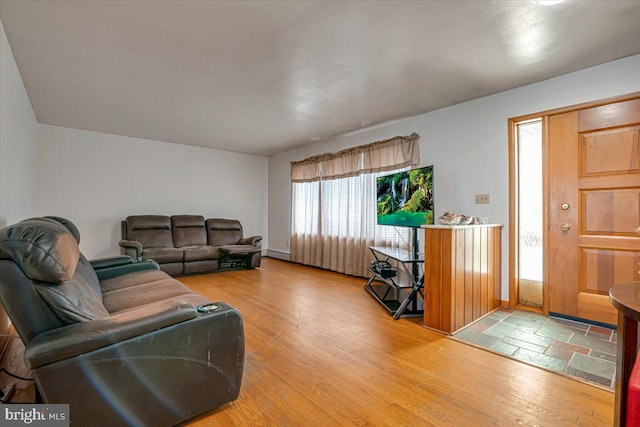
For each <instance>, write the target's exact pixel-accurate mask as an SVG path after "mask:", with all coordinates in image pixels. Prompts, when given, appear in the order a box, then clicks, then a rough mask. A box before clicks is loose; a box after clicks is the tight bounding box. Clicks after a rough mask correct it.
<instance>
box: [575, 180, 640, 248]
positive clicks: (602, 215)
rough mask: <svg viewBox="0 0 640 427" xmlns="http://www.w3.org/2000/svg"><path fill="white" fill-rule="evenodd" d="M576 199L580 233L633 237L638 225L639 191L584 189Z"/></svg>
mask: <svg viewBox="0 0 640 427" xmlns="http://www.w3.org/2000/svg"><path fill="white" fill-rule="evenodd" d="M580 196H581V199H582V210H581V212H582V221H580V223H581V225H582V233H581V234H604V235H616V236H634V237H635V236H636V234H635V230H636V228H638V226H640V188H629V189H627V188H624V189H609V190H584V191H581V192H580ZM587 213H588V214H589V215H587Z"/></svg>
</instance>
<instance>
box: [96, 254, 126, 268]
mask: <svg viewBox="0 0 640 427" xmlns="http://www.w3.org/2000/svg"><path fill="white" fill-rule="evenodd" d="M132 263H133V258H131V257H130V256H127V255H118V256H113V257H109V258H98V259H92V260H90V261H89V264H91V267H93V269H94V270H100V269H102V268H110V267H118V266H120V265H127V264H132Z"/></svg>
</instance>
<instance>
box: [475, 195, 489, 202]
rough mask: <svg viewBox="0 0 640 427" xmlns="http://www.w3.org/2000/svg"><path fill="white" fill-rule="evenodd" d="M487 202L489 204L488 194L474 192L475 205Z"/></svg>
mask: <svg viewBox="0 0 640 427" xmlns="http://www.w3.org/2000/svg"><path fill="white" fill-rule="evenodd" d="M488 204H489V195H488V194H476V205H488Z"/></svg>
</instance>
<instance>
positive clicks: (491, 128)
mask: <svg viewBox="0 0 640 427" xmlns="http://www.w3.org/2000/svg"><path fill="white" fill-rule="evenodd" d="M636 91H640V55H635V56H632V57H629V58H625V59H622V60H618V61H614V62H610V63H608V64H604V65H601V66H598V67H593V68H590V69H587V70H583V71H579V72H576V73H572V74H567V75H564V76H561V77H557V78H554V79H551V80H546V81H543V82H540V83H536V84H532V85H529V86H525V87H521V88H518V89H513V90H509V91H506V92H502V93H499V94H496V95H492V96H488V97H485V98H481V99H476V100H473V101H469V102H465V103H463V104H459V105H455V106H453V107H449V108H444V109H441V110H437V111H434V112H431V113H427V114H422V115H420V116H415V117H412V118H409V119H405V120H401V121H397V122H394V123H389V124H386V125H383V126H377V127H374V128H370V129H364V130H362V131H359V132H354V133H351V134H348V135H345V136H342V137H338V138H335V139H333V140H330V141H327V142H324V143H321V144H317V145H315V146H313V147H310V148H305V149H299V150H294V151H290V152H287V153H284V154H281V155H277V156H273V157H270V158H269V249H271V250H275V251H282V252H288V251H289V249H288V246H287V241H288V240H289V234H290V216H291V197H290V194H291V185H290V166H289V162H290V161H293V160H301V159H303V158H306V157H308V156H310V155H314V154H320V153H326V152H335V151H338V150H341V149H344V148H347V147H352V146H356V145H359V144H365V143H370V142H374V141H378V140H381V139H386V138H390V137H392V136H396V135H408V134H411V133H412V132H417V133H419V134H420V137H421V138H420V149H421V163H422V165H423V166H424V165H429V164H433V165H434V175H435V176H434V199H435V209H436V214H438V215H439V214H441V213H442V212H444V211H446V210H449V211H454V212H458V213H467V214H473V215H481V216H488V217H489V219H490V222H493V223H502V224H504V225H505V228H504V229H503V233H502V239H503V257H502V265H503V274H502V278H503V280H502V299H503V300H507V299H508V296H509V282H508V270H509V266H508V260H509V247H508V225H509V224H508V220H509V159H508V131H507V128H508V127H507V120H508V119H509V118H510V117H517V116H521V115H525V114H529V113H536V112H540V111H544V110H548V109H553V108H559V107H563V106H569V105H573V104H578V103H582V102H587V101H592V100H598V99H602V98H606V97H611V96H616V95H622V94H626V93H630V92H636ZM477 193H489V194H490V196H491V203H490V204H489V205H476V204H475V202H474V194H477Z"/></svg>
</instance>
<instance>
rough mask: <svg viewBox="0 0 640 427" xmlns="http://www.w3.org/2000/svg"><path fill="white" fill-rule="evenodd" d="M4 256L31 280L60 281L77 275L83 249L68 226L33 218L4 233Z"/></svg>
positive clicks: (0, 236)
mask: <svg viewBox="0 0 640 427" xmlns="http://www.w3.org/2000/svg"><path fill="white" fill-rule="evenodd" d="M0 258H7V259H11V260H13V262H15V263H16V264H17V265H18V266H19V267H20V269H22V271H23V272H24V274H25V276H27V277H28V278H30V279H31V280H38V281H41V282H47V283H51V284H60V283H63V282H65V281H67V280H69V279H70V278H71V277H73V275H74V273H75V271H76V266H77V265H78V260H79V258H80V249H79V248H78V242H76V239H75V238H74V237H73V235H72V234H71V233H70V232H69V230H68V229H67V228H66V227H65V226H64V225H62V224H60V223H59V222H57V221H54V220H52V219H47V218H31V219H26V220H24V221H21V222H19V223H17V224H14V225H12V226H9V227H6V228H4V229H3V230H2V231H1V232H0Z"/></svg>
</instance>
